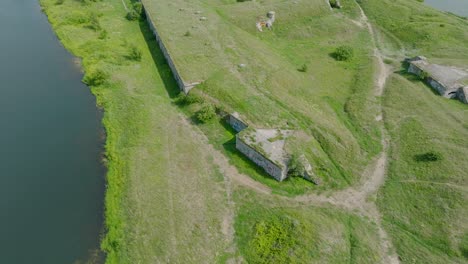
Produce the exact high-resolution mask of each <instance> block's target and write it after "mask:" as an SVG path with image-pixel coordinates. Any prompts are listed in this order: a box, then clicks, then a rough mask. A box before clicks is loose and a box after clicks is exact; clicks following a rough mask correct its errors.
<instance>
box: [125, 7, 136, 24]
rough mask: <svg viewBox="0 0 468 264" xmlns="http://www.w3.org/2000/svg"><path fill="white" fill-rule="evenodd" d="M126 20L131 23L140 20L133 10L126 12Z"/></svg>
mask: <svg viewBox="0 0 468 264" xmlns="http://www.w3.org/2000/svg"><path fill="white" fill-rule="evenodd" d="M125 17H126V18H127V19H128V20H130V21H133V20H137V19H138V18H140V15H139V14H138V13H137V12H136V11H135V10H130V11H128V13H127V15H126V16H125Z"/></svg>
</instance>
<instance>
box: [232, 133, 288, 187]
mask: <svg viewBox="0 0 468 264" xmlns="http://www.w3.org/2000/svg"><path fill="white" fill-rule="evenodd" d="M236 148H237V149H238V150H239V151H240V152H242V154H244V155H245V156H247V157H248V158H249V159H250V160H251V161H253V162H254V163H255V164H257V165H258V166H260V167H262V168H263V169H264V170H265V171H266V172H267V173H268V174H269V175H270V176H272V177H273V178H275V179H276V180H278V181H283V180H284V179H285V178H286V177H287V170H286V168H284V169H282V168H280V167H279V166H278V165H276V164H275V163H273V162H272V161H270V160H269V159H268V158H266V157H264V156H263V155H262V154H261V153H259V152H257V151H256V150H255V149H253V148H251V147H250V146H248V145H247V144H245V143H244V142H243V141H242V140H241V139H239V137H238V136H237V137H236Z"/></svg>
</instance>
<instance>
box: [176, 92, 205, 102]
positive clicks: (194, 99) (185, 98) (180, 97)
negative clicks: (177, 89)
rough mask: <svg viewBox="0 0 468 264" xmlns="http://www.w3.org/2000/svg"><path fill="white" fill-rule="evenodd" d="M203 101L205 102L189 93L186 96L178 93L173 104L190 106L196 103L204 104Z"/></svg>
mask: <svg viewBox="0 0 468 264" xmlns="http://www.w3.org/2000/svg"><path fill="white" fill-rule="evenodd" d="M204 101H205V100H204V99H203V98H202V97H201V96H199V95H196V94H194V93H189V94H188V95H185V94H184V93H180V94H179V95H178V96H177V97H176V99H175V103H176V104H178V105H191V104H197V103H204Z"/></svg>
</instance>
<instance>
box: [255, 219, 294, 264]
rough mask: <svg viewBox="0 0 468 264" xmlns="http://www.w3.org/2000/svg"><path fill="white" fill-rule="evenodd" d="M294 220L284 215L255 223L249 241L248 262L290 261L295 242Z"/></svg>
mask: <svg viewBox="0 0 468 264" xmlns="http://www.w3.org/2000/svg"><path fill="white" fill-rule="evenodd" d="M294 231H295V225H294V222H293V221H291V220H290V219H289V218H286V217H278V216H275V217H272V218H271V219H268V220H264V221H260V222H258V223H257V224H256V225H255V229H254V232H255V235H254V237H253V239H252V240H251V241H250V250H249V254H248V255H249V262H250V263H291V261H292V259H291V252H292V251H293V250H294V247H295V246H296V244H297V241H296V238H295V236H294V233H295V232H294Z"/></svg>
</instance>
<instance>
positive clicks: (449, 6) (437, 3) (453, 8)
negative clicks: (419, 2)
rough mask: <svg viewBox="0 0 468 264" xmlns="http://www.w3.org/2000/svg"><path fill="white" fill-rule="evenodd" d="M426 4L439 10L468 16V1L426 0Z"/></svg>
mask: <svg viewBox="0 0 468 264" xmlns="http://www.w3.org/2000/svg"><path fill="white" fill-rule="evenodd" d="M424 2H425V3H426V4H428V5H430V6H432V7H434V8H437V9H439V10H443V11H448V12H452V13H454V14H457V15H460V16H468V0H425V1H424Z"/></svg>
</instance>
